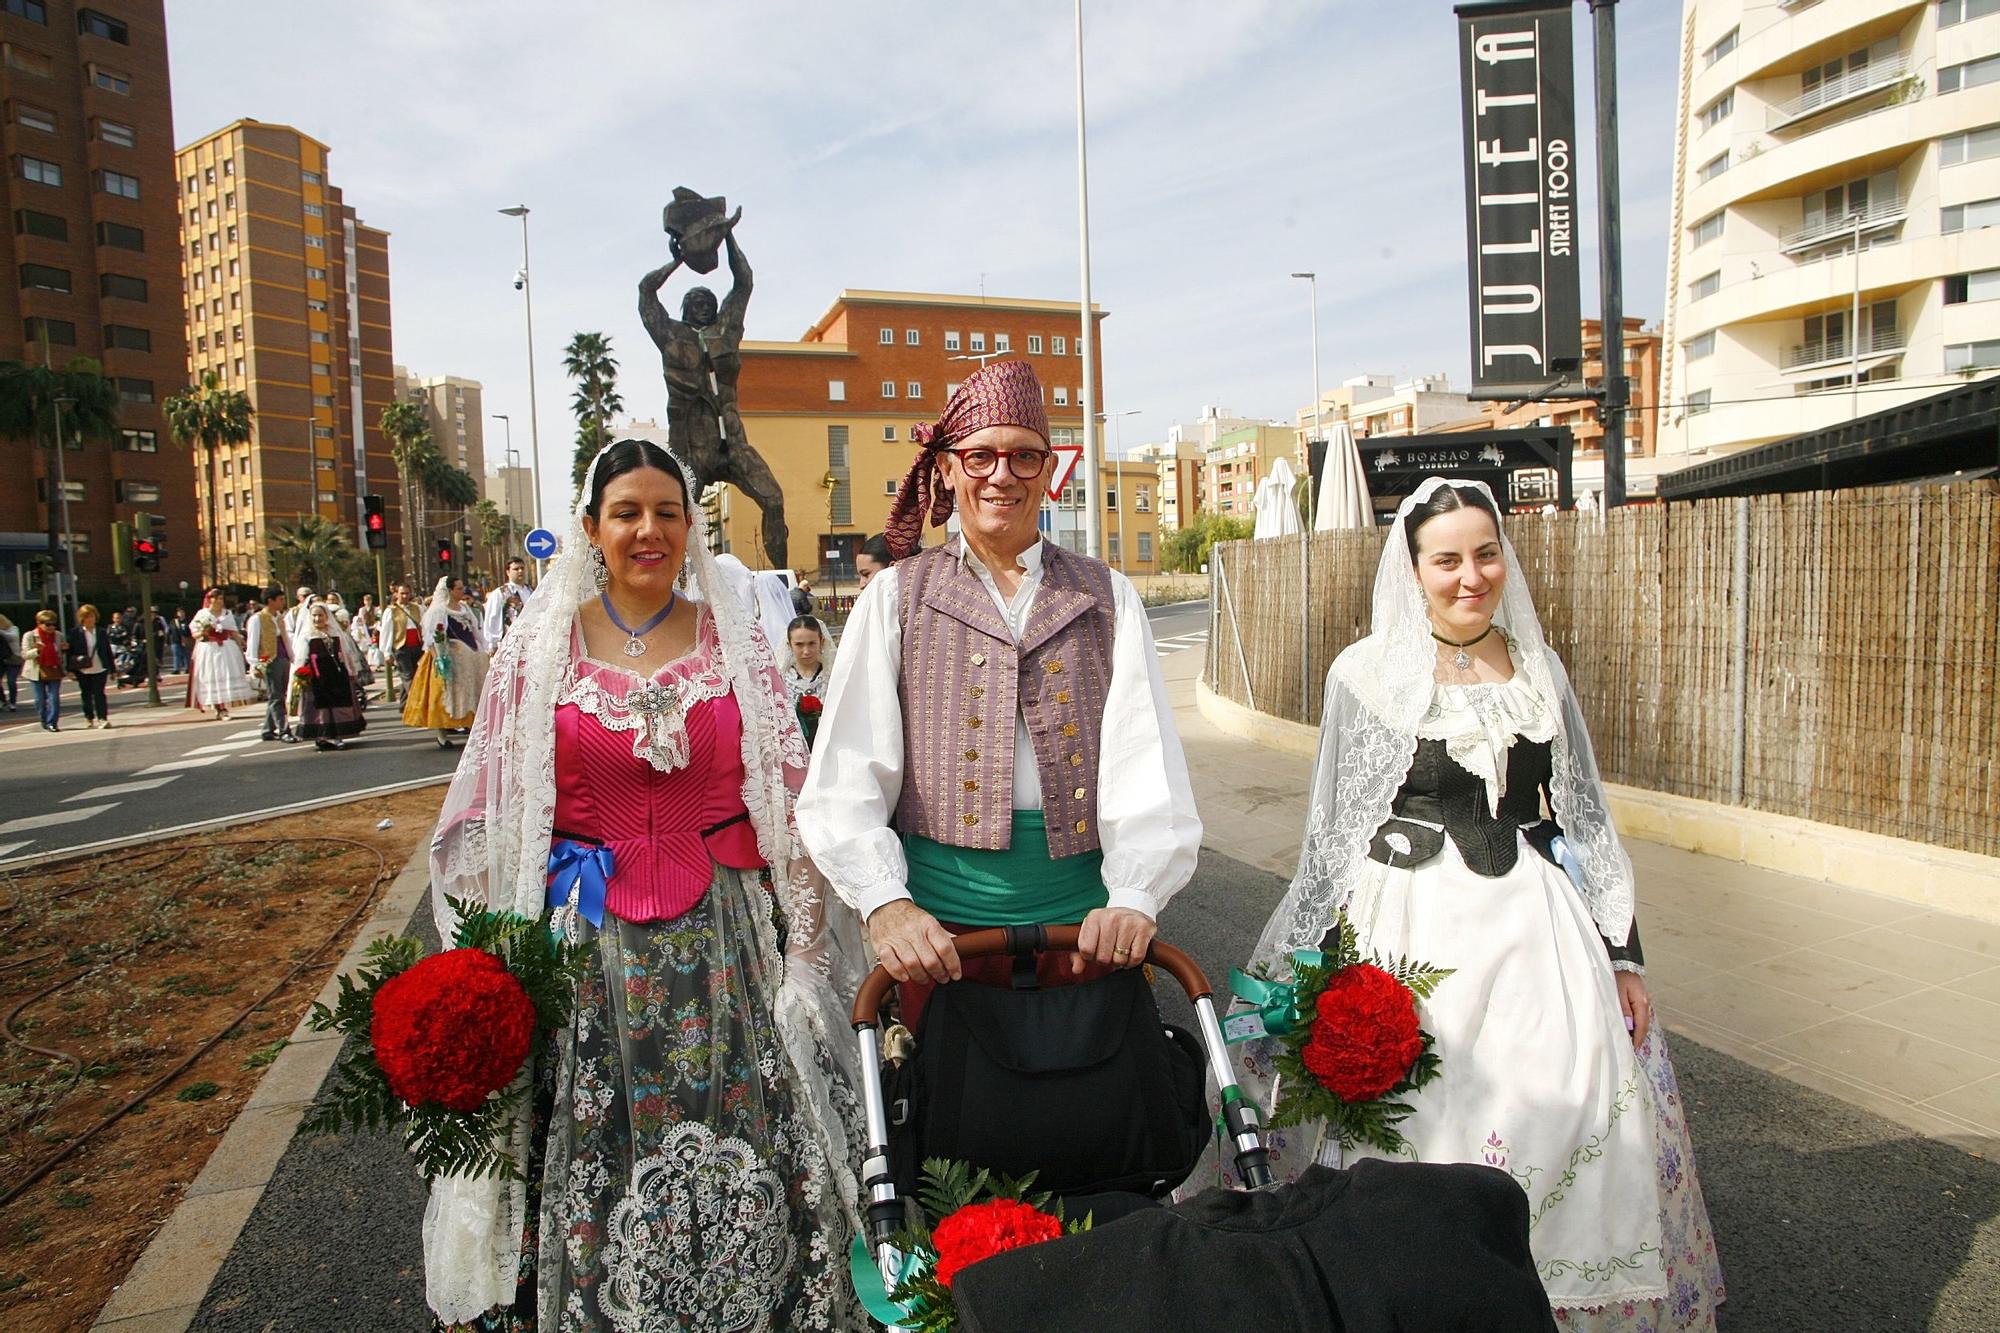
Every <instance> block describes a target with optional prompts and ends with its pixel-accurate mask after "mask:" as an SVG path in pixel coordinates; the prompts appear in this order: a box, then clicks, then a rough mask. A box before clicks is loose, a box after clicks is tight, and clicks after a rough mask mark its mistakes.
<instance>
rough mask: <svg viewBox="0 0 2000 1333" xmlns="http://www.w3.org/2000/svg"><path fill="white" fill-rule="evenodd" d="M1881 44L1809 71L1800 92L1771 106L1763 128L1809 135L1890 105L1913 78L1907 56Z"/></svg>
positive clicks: (1775, 131) (1837, 58) (1814, 67)
mask: <svg viewBox="0 0 2000 1333" xmlns="http://www.w3.org/2000/svg"><path fill="white" fill-rule="evenodd" d="M1892 42H1893V39H1892ZM1883 45H1886V44H1878V45H1877V46H1875V47H1863V48H1861V49H1860V50H1858V51H1854V52H1852V53H1850V54H1849V55H1847V56H1845V57H1836V58H1835V59H1833V60H1831V61H1828V62H1826V63H1825V64H1822V65H1815V66H1813V67H1812V68H1810V69H1807V70H1806V71H1805V73H1804V88H1803V90H1802V91H1801V92H1800V93H1799V95H1798V96H1797V97H1794V98H1792V99H1791V100H1789V101H1786V102H1780V103H1777V104H1776V105H1774V106H1772V107H1771V108H1770V111H1769V119H1768V121H1767V122H1766V125H1765V128H1766V129H1768V130H1770V131H1771V132H1772V133H1778V132H1780V131H1791V130H1798V131H1803V132H1805V133H1811V132H1812V131H1813V130H1817V129H1821V128H1824V127H1825V126H1827V125H1831V124H1834V123H1836V122H1837V121H1839V120H1844V119H1846V118H1847V117H1848V116H1852V115H1855V114H1858V113H1860V112H1863V111H1873V110H1875V109H1876V108H1877V107H1879V106H1882V105H1884V104H1886V103H1888V102H1889V101H1890V100H1891V99H1892V98H1894V97H1895V95H1896V94H1897V93H1898V92H1899V91H1900V90H1901V89H1902V88H1903V86H1904V85H1905V83H1907V82H1908V81H1909V80H1910V78H1911V69H1910V56H1909V53H1908V52H1907V51H1900V50H1889V51H1884V50H1882V46H1883ZM1836 112H1838V113H1839V114H1838V115H1836V114H1835V113H1836Z"/></svg>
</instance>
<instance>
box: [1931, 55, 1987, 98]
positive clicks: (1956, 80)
mask: <svg viewBox="0 0 2000 1333" xmlns="http://www.w3.org/2000/svg"><path fill="white" fill-rule="evenodd" d="M1996 81H2000V56H1987V57H1985V58H1984V59H1981V60H1968V61H1966V62H1965V63H1964V64H1960V65H1944V66H1940V67H1939V69H1938V92H1940V93H1955V92H1958V91H1959V90H1960V89H1962V88H1977V87H1979V86H1980V85H1981V84H1987V83H1993V82H1996Z"/></svg>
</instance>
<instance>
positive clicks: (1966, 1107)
mask: <svg viewBox="0 0 2000 1333" xmlns="http://www.w3.org/2000/svg"><path fill="white" fill-rule="evenodd" d="M1203 656H1204V655H1203V654H1202V653H1200V652H1184V653H1179V654H1176V655H1175V656H1173V657H1170V658H1168V659H1166V660H1165V662H1163V663H1162V666H1163V667H1164V668H1165V672H1166V678H1167V692H1168V696H1169V698H1170V699H1171V700H1172V702H1173V705H1174V716H1175V720H1176V721H1177V722H1178V723H1179V725H1180V731H1181V741H1182V743H1183V745H1184V746H1185V747H1186V750H1187V758H1188V768H1189V771H1190V775H1191V776H1192V778H1193V782H1194V793H1195V803H1196V805H1197V806H1198V807H1199V808H1200V810H1201V813H1202V823H1203V827H1204V832H1203V836H1202V841H1203V843H1204V844H1205V845H1207V846H1210V847H1213V848H1215V849H1216V850H1217V851H1220V852H1223V853H1225V854H1227V855H1229V856H1233V857H1235V858H1237V859H1238V860H1241V861H1245V862H1248V863H1250V864H1252V865H1255V866H1259V867H1261V868H1263V869H1266V870H1269V871H1271V872H1272V873H1273V874H1277V875H1282V876H1284V877H1285V878H1287V879H1289V878H1290V877H1291V875H1292V873H1293V871H1294V870H1295V869H1296V868H1297V864H1298V850H1299V842H1300V838H1301V835H1302V832H1303V830H1304V828H1305V805H1306V794H1307V791H1308V789H1309V785H1310V781H1311V777H1312V763H1311V761H1310V760H1309V759H1306V758H1304V757H1302V756H1298V755H1293V754H1286V753H1282V752H1280V751H1277V750H1272V749H1266V748H1264V747H1262V746H1259V745H1257V744H1255V743H1254V742H1251V741H1247V740H1243V739H1240V738H1238V737H1235V736H1231V735H1229V734H1227V733H1226V732H1223V731H1221V730H1219V729H1218V728H1216V727H1215V726H1214V725H1213V724H1211V723H1210V722H1209V721H1208V720H1207V719H1206V718H1205V717H1203V716H1202V714H1201V713H1200V711H1199V710H1198V709H1197V708H1196V706H1195V681H1196V679H1197V678H1198V677H1199V676H1200V674H1201V668H1202V659H1203ZM1625 844H1626V848H1627V850H1628V851H1629V852H1630V853H1631V856H1632V863H1633V867H1634V869H1635V870H1636V871H1637V874H1638V881H1639V884H1638V888H1639V918H1640V921H1641V923H1642V929H1643V933H1644V937H1645V942H1646V962H1647V977H1646V981H1647V986H1648V989H1650V990H1651V992H1652V995H1653V999H1654V1001H1655V1003H1656V1004H1657V1006H1658V1009H1659V1012H1660V1015H1661V1018H1662V1021H1664V1022H1665V1023H1666V1025H1667V1028H1668V1030H1669V1031H1672V1032H1677V1033H1680V1034H1683V1035H1685V1036H1687V1037H1689V1038H1692V1039H1693V1040H1695V1041H1698V1042H1700V1043H1702V1044H1703V1045H1705V1046H1708V1047H1710V1048H1712V1049H1714V1050H1718V1051H1721V1052H1723V1053H1724V1054H1726V1055H1731V1056H1734V1057H1736V1058H1737V1059H1739V1060H1742V1061H1743V1062H1744V1063H1746V1064H1749V1065H1753V1066H1755V1067H1757V1068H1759V1069H1764V1070H1768V1071H1769V1072H1771V1073H1773V1074H1778V1075H1780V1076H1782V1077H1784V1078H1787V1079H1790V1080H1791V1081H1793V1082H1795V1083H1799V1084H1802V1085H1804V1086H1806V1087H1809V1088H1813V1089H1816V1090H1817V1091H1820V1092H1823V1093H1827V1094H1829V1095H1831V1096H1834V1097H1838V1098H1840V1099H1841V1100H1842V1101H1845V1102H1847V1103H1849V1104H1850V1105H1853V1106H1858V1107H1860V1108H1862V1109H1864V1110H1868V1111H1872V1112H1874V1113H1876V1114H1878V1115H1881V1116H1883V1117H1885V1118H1887V1119H1890V1120H1893V1121H1896V1122H1897V1123H1899V1124H1901V1125H1904V1126H1907V1127H1908V1128H1911V1129H1914V1130H1916V1131H1917V1132H1919V1133H1921V1134H1924V1135H1926V1136H1928V1137H1930V1138H1933V1139H1937V1140H1940V1141H1942V1142H1945V1143H1949V1144H1952V1145H1953V1146H1956V1147H1959V1148H1962V1149H1964V1150H1966V1151H1968V1152H1973V1153H1978V1154H1982V1155H1984V1156H1987V1157H1989V1158H2000V925H1995V924H1993V923H1990V922H1984V921H1975V920H1971V919H1968V918H1965V917H1958V916H1952V915H1950V914H1948V913H1945V912H1939V911H1934V910H1929V909H1926V908H1923V907H1920V906H1917V905H1915V904H1913V903H1909V902H1906V901H1903V900H1901V899H1897V898H1890V897H1886V896H1883V895H1879V894H1874V893H1867V892H1864V891H1861V890H1857V889H1847V888H1841V887H1839V886H1837V885H1832V884H1827V883H1823V882H1820V881H1816V880H1808V879H1802V878H1799V877H1797V876H1794V875H1785V874H1780V873H1778V872H1776V871H1770V870H1763V869H1759V868H1757V867H1755V866H1748V865H1744V864H1742V863H1740V862H1736V861H1725V860H1721V859H1719V858H1716V857H1711V856H1703V855H1700V854H1699V853H1695V852H1687V851H1681V850H1679V849H1678V848H1673V847H1667V846H1663V845H1661V844H1658V843H1651V842H1643V841H1640V840H1638V839H1636V838H1627V839H1626V840H1625Z"/></svg>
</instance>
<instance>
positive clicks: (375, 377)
mask: <svg viewBox="0 0 2000 1333" xmlns="http://www.w3.org/2000/svg"><path fill="white" fill-rule="evenodd" d="M176 166H177V168H178V173H179V176H180V181H181V200H180V207H181V265H182V273H183V279H184V284H185V285H184V289H183V290H184V295H185V301H186V310H187V337H188V352H189V355H188V368H189V371H190V380H191V381H192V382H195V383H199V382H200V379H201V376H202V374H203V373H204V372H206V371H213V372H215V375H216V378H217V379H218V380H220V381H221V383H222V384H223V385H224V387H226V388H231V389H240V390H242V391H243V392H245V393H247V394H248V395H249V397H250V406H251V421H252V428H251V439H250V442H249V443H248V444H247V445H243V446H240V447H238V448H236V449H228V450H222V451H219V453H218V457H217V459H216V463H215V468H214V472H213V474H212V475H210V476H207V477H203V478H200V479H199V482H198V487H199V488H201V499H202V504H201V507H200V515H201V518H200V521H201V522H202V523H203V525H204V526H205V525H206V524H207V521H208V519H207V512H208V509H207V490H206V488H208V487H213V488H215V490H216V493H217V495H216V498H217V505H216V522H217V527H218V529H219V531H218V533H217V534H216V537H217V540H218V542H219V550H220V553H221V557H222V573H223V576H224V577H225V578H226V579H234V580H243V581H258V580H261V579H263V578H265V577H266V576H267V574H268V570H267V566H266V559H265V555H264V550H265V544H266V541H267V539H268V537H269V535H270V533H269V530H270V528H271V527H272V526H273V525H277V524H289V523H292V522H294V521H296V520H297V519H298V518H300V517H301V516H303V515H306V514H315V515H318V516H319V517H321V518H324V519H327V520H330V521H333V522H338V523H340V524H342V525H343V526H345V527H346V528H347V529H348V531H349V533H350V535H352V534H356V533H358V532H359V531H360V525H361V497H362V496H363V495H364V494H376V495H380V496H382V498H383V501H384V503H385V504H386V506H387V509H388V520H389V522H388V528H389V554H390V566H391V568H400V566H401V564H402V556H401V550H400V548H401V545H402V541H401V536H402V516H401V504H402V497H401V495H400V494H399V493H398V490H397V486H396V467H395V463H394V461H393V459H391V457H390V454H389V441H388V439H387V437H385V436H384V435H383V434H382V431H381V428H380V426H379V425H378V424H377V423H378V422H379V421H380V419H381V415H382V409H383V408H384V407H386V406H387V405H388V404H389V402H390V400H391V395H392V393H393V392H394V389H393V382H392V374H393V365H394V358H393V353H392V350H391V346H390V328H389V237H388V233H387V232H384V231H381V230H379V229H377V228H374V227H370V226H367V225H366V224H364V223H362V222H361V221H360V220H359V219H358V218H357V217H356V216H355V213H354V210H353V209H352V208H350V207H348V206H347V205H346V203H345V202H344V201H343V200H342V198H341V192H340V191H339V190H338V189H335V188H334V187H333V186H332V185H331V184H329V183H328V179H327V147H326V145H325V144H323V143H321V142H319V141H318V140H317V139H314V138H312V137H311V136H309V135H306V134H302V133H300V132H299V131H298V130H295V129H293V128H291V127H290V126H288V125H268V124H263V123H260V122H258V121H255V120H248V119H245V120H238V121H235V122H233V123H232V124H230V125H227V126H225V127H223V128H222V129H220V130H217V131H216V132H215V133H213V134H210V135H208V136H206V137H204V138H202V139H198V140H196V141H195V142H194V143H192V144H189V145H188V146H187V147H185V148H182V149H181V150H180V152H179V153H178V154H177V156H176ZM197 471H198V472H199V471H200V469H199V467H197Z"/></svg>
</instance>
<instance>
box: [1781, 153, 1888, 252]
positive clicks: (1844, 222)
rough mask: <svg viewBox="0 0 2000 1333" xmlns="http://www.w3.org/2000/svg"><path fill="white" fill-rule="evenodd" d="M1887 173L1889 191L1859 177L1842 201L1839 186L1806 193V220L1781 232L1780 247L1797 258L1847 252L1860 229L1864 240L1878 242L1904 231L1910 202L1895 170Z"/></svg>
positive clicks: (1803, 206) (1850, 184)
mask: <svg viewBox="0 0 2000 1333" xmlns="http://www.w3.org/2000/svg"><path fill="white" fill-rule="evenodd" d="M1884 175H1886V176H1887V177H1888V178H1889V180H1890V182H1891V184H1890V188H1888V189H1887V190H1874V191H1870V190H1869V189H1868V188H1867V187H1868V185H1869V182H1868V181H1867V180H1857V181H1853V182H1851V183H1849V184H1848V186H1847V187H1846V195H1847V197H1846V198H1845V200H1842V201H1839V202H1838V203H1837V202H1836V200H1835V198H1834V196H1836V195H1838V194H1840V193H1841V192H1842V189H1841V187H1839V186H1835V187H1834V188H1833V189H1832V190H1828V191H1825V192H1823V193H1818V192H1816V193H1815V194H1813V195H1808V196H1806V198H1804V199H1802V200H1801V201H1800V203H1801V206H1802V207H1801V212H1802V214H1803V216H1804V218H1805V222H1804V224H1803V225H1802V226H1799V227H1797V228H1795V229H1793V230H1791V231H1785V232H1781V233H1779V236H1778V248H1779V250H1780V251H1781V252H1783V253H1784V254H1787V255H1790V256H1791V257H1793V258H1794V259H1798V258H1801V257H1804V256H1807V255H1813V254H1814V252H1816V251H1823V250H1828V249H1836V250H1839V251H1841V252H1843V253H1844V252H1845V251H1847V250H1851V249H1852V248H1853V246H1854V242H1855V235H1856V230H1857V228H1858V229H1859V233H1860V237H1861V239H1862V241H1864V242H1867V241H1871V240H1872V241H1874V242H1875V243H1876V244H1880V243H1881V242H1882V241H1883V240H1884V239H1887V238H1888V237H1889V236H1890V235H1891V234H1892V233H1895V232H1899V231H1901V230H1902V226H1903V223H1905V222H1906V221H1908V220H1909V215H1910V201H1909V199H1908V198H1907V197H1905V196H1904V195H1903V193H1902V192H1901V191H1900V190H1897V189H1895V188H1894V184H1893V182H1894V179H1895V173H1894V172H1886V173H1884ZM1857 187H1859V190H1858V191H1857ZM1815 257H1816V258H1824V257H1825V256H1824V255H1816V256H1815Z"/></svg>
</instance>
